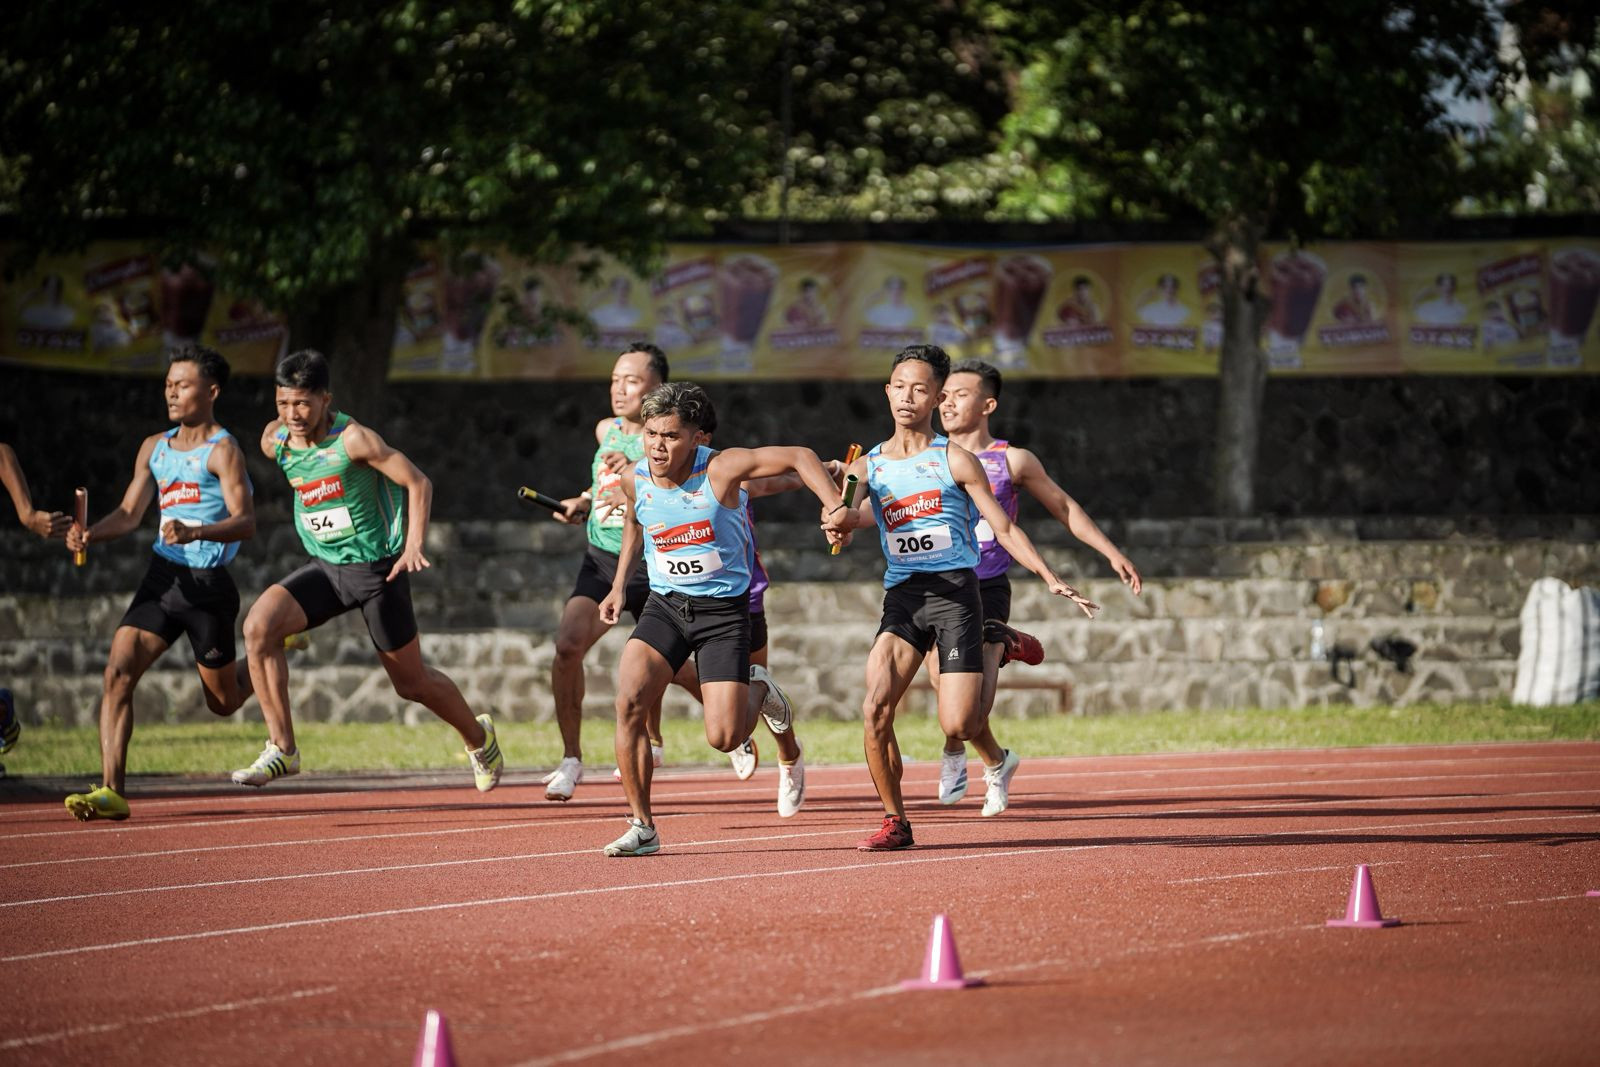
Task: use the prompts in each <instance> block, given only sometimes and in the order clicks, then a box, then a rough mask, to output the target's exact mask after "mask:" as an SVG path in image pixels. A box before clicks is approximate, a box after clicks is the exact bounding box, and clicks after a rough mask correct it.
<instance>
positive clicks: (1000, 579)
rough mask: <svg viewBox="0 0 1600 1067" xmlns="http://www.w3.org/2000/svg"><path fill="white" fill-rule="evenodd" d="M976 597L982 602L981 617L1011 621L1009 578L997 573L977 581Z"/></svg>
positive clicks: (997, 620)
mask: <svg viewBox="0 0 1600 1067" xmlns="http://www.w3.org/2000/svg"><path fill="white" fill-rule="evenodd" d="M978 599H979V600H980V601H981V602H982V603H983V617H984V620H985V621H987V620H989V619H993V620H994V621H995V622H1010V621H1011V578H1010V576H1009V575H1005V574H997V575H995V576H994V577H993V578H981V579H979V581H978Z"/></svg>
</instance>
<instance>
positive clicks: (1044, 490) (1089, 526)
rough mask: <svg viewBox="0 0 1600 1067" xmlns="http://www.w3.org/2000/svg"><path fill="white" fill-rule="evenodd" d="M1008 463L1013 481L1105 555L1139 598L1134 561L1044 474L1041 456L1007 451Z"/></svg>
mask: <svg viewBox="0 0 1600 1067" xmlns="http://www.w3.org/2000/svg"><path fill="white" fill-rule="evenodd" d="M1006 460H1007V462H1008V463H1010V464H1011V480H1012V481H1013V482H1014V483H1016V484H1017V485H1020V486H1022V487H1023V488H1024V489H1026V490H1027V491H1028V492H1029V493H1031V494H1033V497H1034V499H1035V500H1037V501H1039V503H1041V504H1043V505H1044V506H1045V510H1046V511H1048V512H1050V514H1051V515H1053V516H1055V519H1056V521H1057V522H1059V523H1061V525H1063V526H1065V527H1066V528H1067V530H1068V531H1069V532H1070V533H1071V534H1072V536H1073V537H1076V538H1077V539H1078V540H1080V541H1082V542H1083V543H1084V544H1086V545H1088V546H1089V547H1090V548H1092V549H1094V550H1095V551H1096V552H1098V553H1100V554H1101V555H1102V556H1104V557H1105V558H1106V562H1107V563H1109V564H1111V569H1112V570H1113V571H1116V573H1117V577H1118V578H1121V579H1122V581H1123V584H1124V585H1126V586H1127V587H1128V588H1130V589H1132V590H1133V595H1134V596H1138V595H1139V591H1140V590H1141V589H1142V588H1144V582H1143V581H1142V580H1141V579H1140V577H1139V571H1138V570H1137V569H1136V568H1135V567H1134V565H1133V562H1132V561H1131V560H1129V559H1128V557H1127V556H1125V555H1123V554H1122V551H1121V550H1120V549H1118V548H1117V546H1116V545H1115V544H1113V543H1112V542H1111V538H1109V537H1107V536H1106V535H1105V533H1104V531H1102V530H1101V529H1100V527H1099V526H1097V525H1095V521H1094V520H1093V519H1091V518H1090V517H1089V513H1088V512H1087V511H1085V510H1083V506H1082V505H1081V504H1079V503H1078V502H1077V501H1076V500H1074V499H1072V497H1071V495H1070V494H1068V493H1067V491H1066V490H1065V489H1063V488H1061V486H1059V485H1057V484H1056V482H1055V479H1053V478H1051V477H1050V475H1049V474H1048V473H1046V472H1045V469H1044V464H1042V463H1040V462H1039V457H1038V456H1035V455H1034V454H1033V453H1032V452H1029V451H1028V450H1027V449H1026V448H1008V449H1006Z"/></svg>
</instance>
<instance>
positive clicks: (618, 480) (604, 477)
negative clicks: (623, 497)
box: [593, 467, 628, 529]
mask: <svg viewBox="0 0 1600 1067" xmlns="http://www.w3.org/2000/svg"><path fill="white" fill-rule="evenodd" d="M621 484H622V475H620V474H618V473H616V472H615V471H613V470H611V469H610V468H607V467H602V468H600V478H599V480H598V481H596V482H595V486H594V490H595V492H594V504H593V507H594V521H595V523H596V525H599V526H610V527H615V528H617V529H621V528H622V527H623V526H624V525H626V524H627V521H628V505H627V503H626V502H623V503H621V504H608V503H606V502H605V497H606V493H607V492H608V491H609V490H612V489H615V488H617V487H618V486H620V485H621Z"/></svg>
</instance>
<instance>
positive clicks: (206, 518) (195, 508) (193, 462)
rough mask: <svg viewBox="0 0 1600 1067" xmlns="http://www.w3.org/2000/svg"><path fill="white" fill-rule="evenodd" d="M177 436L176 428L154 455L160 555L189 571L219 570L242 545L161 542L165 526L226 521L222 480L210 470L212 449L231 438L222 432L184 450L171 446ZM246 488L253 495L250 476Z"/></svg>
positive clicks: (159, 444) (230, 543)
mask: <svg viewBox="0 0 1600 1067" xmlns="http://www.w3.org/2000/svg"><path fill="white" fill-rule="evenodd" d="M177 433H178V427H176V426H174V427H173V428H172V429H170V430H168V431H167V432H166V433H165V434H162V436H161V439H160V440H159V441H157V442H156V447H155V451H154V452H152V453H151V454H150V474H151V475H152V476H153V477H154V478H155V480H156V501H157V503H158V504H159V505H160V508H161V522H160V523H159V524H158V525H157V527H156V539H155V551H156V555H158V556H161V557H163V558H165V559H169V560H171V561H172V562H174V563H181V564H183V565H184V566H186V567H221V566H223V565H224V564H226V563H229V562H230V561H232V559H233V557H234V556H236V555H238V554H239V542H237V541H226V542H223V541H190V542H188V543H187V544H181V545H169V544H167V543H166V542H165V541H164V540H163V539H162V536H161V527H162V526H165V525H166V524H167V523H168V522H172V521H177V522H180V523H182V524H183V525H185V526H205V525H207V524H209V523H214V522H221V521H222V520H223V519H226V518H227V517H228V502H227V501H226V500H224V499H223V498H222V481H221V479H219V478H218V477H217V476H216V475H215V474H213V473H212V472H211V471H210V470H208V469H206V467H207V461H208V460H210V458H211V450H212V449H213V448H215V447H217V445H218V443H220V442H222V441H225V440H227V439H229V438H231V437H232V436H233V435H232V434H230V433H229V432H228V431H227V430H220V429H219V430H218V431H217V432H216V433H214V434H212V435H211V436H210V437H208V438H206V443H205V444H203V445H201V446H200V447H199V448H191V449H190V450H189V451H187V452H180V451H179V450H177V449H176V448H173V447H172V439H173V437H175V436H176V435H177ZM244 484H245V486H246V487H247V488H250V489H251V491H252V492H253V491H254V488H253V487H252V486H251V485H250V477H249V475H246V476H245V480H244Z"/></svg>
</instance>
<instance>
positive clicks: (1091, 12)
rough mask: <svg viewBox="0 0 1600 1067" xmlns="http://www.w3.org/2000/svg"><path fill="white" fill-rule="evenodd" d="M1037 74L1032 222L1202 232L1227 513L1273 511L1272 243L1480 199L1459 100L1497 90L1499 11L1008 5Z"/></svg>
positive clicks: (1026, 209)
mask: <svg viewBox="0 0 1600 1067" xmlns="http://www.w3.org/2000/svg"><path fill="white" fill-rule="evenodd" d="M992 22H993V24H994V25H996V26H997V27H999V29H1000V32H1002V33H1003V34H1004V37H1005V39H1006V40H1007V41H1008V42H1009V46H1010V49H1011V52H1012V54H1013V55H1014V56H1015V57H1016V61H1017V64H1018V66H1019V68H1020V70H1021V71H1022V74H1021V77H1020V79H1019V81H1018V86H1019V89H1018V94H1017V102H1018V107H1017V109H1016V110H1015V111H1014V112H1013V114H1012V116H1011V118H1010V119H1009V120H1008V123H1009V126H1008V130H1009V134H1008V148H1009V149H1010V150H1011V151H1014V152H1017V153H1019V154H1021V155H1022V157H1023V158H1024V159H1025V160H1027V161H1028V163H1029V164H1030V166H1031V168H1032V171H1033V173H1034V174H1035V175H1036V178H1035V179H1034V180H1031V181H1023V182H1020V183H1018V184H1017V185H1016V186H1015V187H1014V188H1012V189H1011V190H1009V191H1008V193H1007V194H1006V196H1005V197H1004V198H1003V200H1002V206H1003V207H1005V208H1006V209H1008V210H1011V211H1014V212H1017V213H1019V214H1022V215H1026V216H1031V217H1043V218H1053V217H1083V216H1084V215H1086V214H1092V213H1099V212H1104V213H1106V214H1108V215H1110V216H1112V217H1121V218H1154V219H1164V220H1176V221H1188V222H1193V223H1195V224H1196V225H1197V226H1203V227H1204V230H1205V233H1206V234H1207V236H1206V239H1205V246H1206V248H1207V249H1208V250H1209V251H1210V253H1211V254H1212V256H1214V257H1215V259H1216V262H1217V264H1218V266H1219V267H1220V269H1221V303H1222V324H1223V343H1222V352H1221V365H1220V372H1221V381H1220V384H1221V389H1220V393H1221V395H1220V400H1219V410H1218V420H1217V438H1216V460H1217V462H1216V480H1215V507H1216V510H1217V512H1218V513H1219V514H1223V515H1246V514H1249V513H1251V511H1252V510H1253V508H1254V481H1255V470H1256V459H1257V453H1258V448H1259V425H1260V412H1261V406H1262V402H1263V396H1264V392H1265V386H1266V369H1267V361H1266V356H1265V353H1264V352H1263V351H1262V346H1261V334H1262V327H1263V325H1264V322H1265V315H1266V310H1267V300H1266V298H1265V295H1264V292H1263V284H1262V277H1261V267H1260V262H1261V256H1260V245H1261V242H1262V240H1263V239H1264V238H1265V237H1267V236H1268V235H1269V234H1274V233H1287V234H1289V235H1290V236H1291V237H1293V238H1295V239H1297V240H1308V239H1314V238H1317V237H1324V236H1342V235H1349V234H1362V235H1366V236H1377V235H1381V234H1384V233H1387V232H1392V231H1394V230H1395V229H1397V228H1399V227H1400V226H1401V225H1403V224H1406V223H1410V222H1413V221H1415V220H1417V219H1419V218H1426V217H1430V216H1439V215H1442V214H1444V213H1446V212H1447V211H1448V209H1449V207H1450V206H1451V205H1452V204H1454V203H1455V202H1456V200H1457V199H1458V197H1459V196H1460V193H1461V185H1460V178H1459V175H1458V172H1457V170H1456V165H1457V158H1458V154H1457V148H1458V146H1457V141H1456V137H1457V134H1458V132H1459V131H1458V129H1457V127H1456V126H1455V124H1454V123H1452V121H1451V120H1450V118H1449V116H1448V113H1447V105H1448V101H1449V98H1450V95H1451V94H1452V93H1459V92H1463V91H1486V90H1487V88H1488V85H1489V83H1490V82H1491V81H1492V79H1493V76H1494V74H1495V73H1496V69H1497V68H1496V58H1495V47H1496V41H1497V31H1498V25H1497V21H1496V18H1495V15H1494V12H1493V10H1492V5H1491V4H1489V3H1487V2H1473V0H1462V2H1457V3H1452V4H1438V5H1419V4H1406V3H1394V2H1386V0H1348V2H1346V3H1340V4H1312V3H1297V2H1290V3H1285V2H1282V0H1215V2H1204V0H1138V2H1132V3H1117V4H1109V3H1092V2H1077V3H1074V2H1070V0H1069V2H1065V3H1059V4H1058V3H1049V4H1044V3H1041V4H1034V5H1008V4H1001V5H998V6H997V7H996V9H995V12H994V14H993V16H992Z"/></svg>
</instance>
